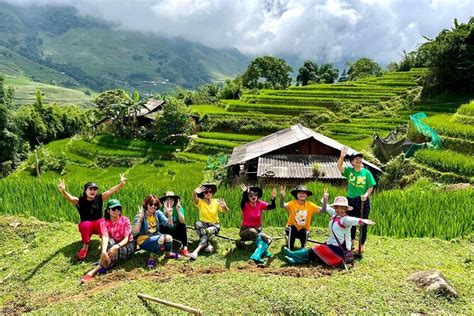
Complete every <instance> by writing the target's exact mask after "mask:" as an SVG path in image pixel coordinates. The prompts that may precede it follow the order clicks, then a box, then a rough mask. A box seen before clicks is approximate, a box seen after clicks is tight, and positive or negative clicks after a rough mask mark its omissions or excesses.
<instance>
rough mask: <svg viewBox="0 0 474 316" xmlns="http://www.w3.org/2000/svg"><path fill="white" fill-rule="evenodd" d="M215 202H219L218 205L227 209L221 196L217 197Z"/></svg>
mask: <svg viewBox="0 0 474 316" xmlns="http://www.w3.org/2000/svg"><path fill="white" fill-rule="evenodd" d="M217 203H219V206H220V207H221V208H222V209H227V204H226V203H225V201H224V199H223V198H218V199H217Z"/></svg>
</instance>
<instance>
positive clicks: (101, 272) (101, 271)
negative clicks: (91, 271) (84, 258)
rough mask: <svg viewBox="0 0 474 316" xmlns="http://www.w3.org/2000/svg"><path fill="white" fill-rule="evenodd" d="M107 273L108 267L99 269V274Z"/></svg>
mask: <svg viewBox="0 0 474 316" xmlns="http://www.w3.org/2000/svg"><path fill="white" fill-rule="evenodd" d="M105 273H107V269H106V268H104V267H101V268H100V269H99V271H97V274H105Z"/></svg>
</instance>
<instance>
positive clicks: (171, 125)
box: [153, 97, 193, 144]
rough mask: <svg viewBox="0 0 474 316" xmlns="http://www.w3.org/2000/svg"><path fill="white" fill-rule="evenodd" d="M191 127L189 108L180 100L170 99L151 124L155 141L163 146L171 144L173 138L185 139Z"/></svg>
mask: <svg viewBox="0 0 474 316" xmlns="http://www.w3.org/2000/svg"><path fill="white" fill-rule="evenodd" d="M192 127H193V125H192V118H191V113H190V110H189V108H188V107H187V106H186V104H184V102H182V101H181V100H179V99H176V98H173V97H170V98H168V99H167V100H166V103H165V104H164V105H163V111H162V112H161V114H160V116H158V117H157V118H156V120H155V122H154V123H153V130H154V131H155V140H156V141H158V142H160V143H164V144H169V143H173V141H174V139H175V137H187V136H188V135H189V134H190V133H191V131H192Z"/></svg>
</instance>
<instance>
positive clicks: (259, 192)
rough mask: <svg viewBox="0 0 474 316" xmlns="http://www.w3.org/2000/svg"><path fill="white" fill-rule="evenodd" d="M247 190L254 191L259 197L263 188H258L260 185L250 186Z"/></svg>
mask: <svg viewBox="0 0 474 316" xmlns="http://www.w3.org/2000/svg"><path fill="white" fill-rule="evenodd" d="M249 192H254V193H256V194H257V195H258V197H259V198H261V197H262V195H263V190H262V188H260V187H250V188H249Z"/></svg>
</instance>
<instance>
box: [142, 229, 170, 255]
mask: <svg viewBox="0 0 474 316" xmlns="http://www.w3.org/2000/svg"><path fill="white" fill-rule="evenodd" d="M161 236H164V235H161V234H159V235H154V236H150V238H147V239H145V240H144V241H143V243H142V244H141V245H140V248H141V249H143V250H146V251H150V252H153V253H158V252H159V251H160V248H161V246H162V245H164V243H163V244H159V243H158V239H160V237H161Z"/></svg>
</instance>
